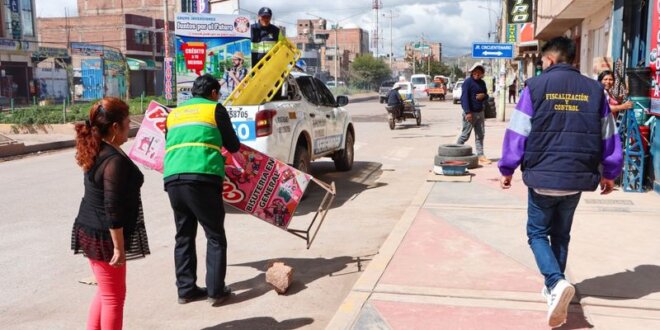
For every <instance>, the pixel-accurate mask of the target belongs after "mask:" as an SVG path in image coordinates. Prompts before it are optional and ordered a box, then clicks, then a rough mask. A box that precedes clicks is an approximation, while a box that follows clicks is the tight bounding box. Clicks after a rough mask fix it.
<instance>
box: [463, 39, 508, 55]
mask: <svg viewBox="0 0 660 330" xmlns="http://www.w3.org/2000/svg"><path fill="white" fill-rule="evenodd" d="M472 58H513V44H508V43H492V42H475V43H473V44H472Z"/></svg>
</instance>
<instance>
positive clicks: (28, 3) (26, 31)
mask: <svg viewBox="0 0 660 330" xmlns="http://www.w3.org/2000/svg"><path fill="white" fill-rule="evenodd" d="M0 23H1V25H0V105H1V106H7V105H9V103H11V102H12V100H13V102H14V103H16V104H24V103H28V102H30V101H31V100H32V97H33V96H35V95H36V94H37V91H36V86H35V84H34V80H33V71H34V65H33V63H32V60H31V57H32V52H33V51H35V50H36V49H37V44H36V41H37V21H36V17H35V7H34V0H4V1H2V4H0Z"/></svg>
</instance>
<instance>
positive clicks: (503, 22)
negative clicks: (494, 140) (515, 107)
mask: <svg viewBox="0 0 660 330" xmlns="http://www.w3.org/2000/svg"><path fill="white" fill-rule="evenodd" d="M507 12H508V8H507V2H506V1H502V13H501V15H502V17H501V18H500V29H499V30H500V31H498V32H500V34H499V38H500V41H501V40H506V34H505V33H506V30H507V29H506V26H507V25H506V24H507V16H508V15H507ZM499 67H500V72H499V78H500V79H499V81H498V85H499V88H500V95H499V98H500V99H499V102H498V107H499V108H500V111H498V112H497V119H498V120H500V121H506V95H505V92H504V89H505V87H506V64H505V60H504V59H503V58H500V60H499Z"/></svg>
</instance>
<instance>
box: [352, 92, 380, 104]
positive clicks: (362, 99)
mask: <svg viewBox="0 0 660 330" xmlns="http://www.w3.org/2000/svg"><path fill="white" fill-rule="evenodd" d="M378 97H379V96H378V94H376V95H370V96H361V97H356V98H354V99H352V98H350V96H349V98H348V100H349V104H351V103H360V102H367V101H372V100H377V99H378Z"/></svg>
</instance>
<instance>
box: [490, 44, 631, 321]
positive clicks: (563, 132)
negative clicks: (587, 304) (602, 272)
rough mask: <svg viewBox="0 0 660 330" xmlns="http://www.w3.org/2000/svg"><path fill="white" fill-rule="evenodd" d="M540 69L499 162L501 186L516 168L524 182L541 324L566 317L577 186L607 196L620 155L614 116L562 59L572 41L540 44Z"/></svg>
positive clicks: (568, 59) (569, 57)
mask: <svg viewBox="0 0 660 330" xmlns="http://www.w3.org/2000/svg"><path fill="white" fill-rule="evenodd" d="M541 52H542V54H543V58H542V60H543V69H544V71H543V73H542V74H541V75H540V76H537V77H534V78H531V79H529V80H527V87H526V88H525V89H524V90H523V93H522V95H521V96H520V100H519V102H518V105H517V106H516V109H515V111H513V113H512V114H511V121H510V123H509V127H508V129H507V130H506V133H505V135H504V143H503V146H502V158H501V160H500V162H499V169H500V173H501V174H502V179H501V185H502V188H504V189H508V188H510V187H511V177H512V175H513V172H514V171H515V169H516V168H517V167H518V166H521V169H522V173H523V181H524V182H525V185H527V187H528V204H527V242H528V244H529V246H530V248H531V249H532V253H533V254H534V258H535V259H536V264H537V266H538V268H539V271H540V272H541V274H543V276H544V278H545V286H544V287H543V290H542V293H543V296H544V297H545V298H546V299H547V302H548V316H547V319H548V325H549V326H550V327H553V328H554V327H560V326H561V325H562V324H564V322H566V319H567V314H568V306H569V304H570V302H571V299H572V298H573V295H574V294H575V288H574V287H573V285H572V284H571V283H569V282H568V281H567V280H566V276H565V275H564V272H565V270H566V261H567V258H568V244H569V241H570V239H571V226H572V224H573V216H574V214H575V210H576V208H577V206H578V203H579V201H580V196H581V193H582V192H583V191H594V190H596V189H597V188H598V185H599V184H600V187H601V194H602V195H605V194H609V193H610V192H612V189H613V187H614V179H615V178H616V177H617V176H618V175H619V173H620V172H621V168H622V164H623V156H622V151H621V141H620V140H619V137H618V135H617V130H616V124H615V122H614V117H612V116H611V115H610V107H609V105H608V102H607V100H606V98H605V95H604V94H603V88H602V86H601V85H600V84H599V83H598V82H596V81H595V80H593V79H590V78H588V77H585V76H583V75H582V74H580V71H579V70H577V69H576V68H575V67H573V66H572V65H571V64H570V63H572V62H573V60H574V59H575V43H574V42H573V41H572V40H571V39H568V38H566V37H558V38H555V39H552V40H550V41H548V43H546V44H545V45H544V46H543V48H542V49H541Z"/></svg>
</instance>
